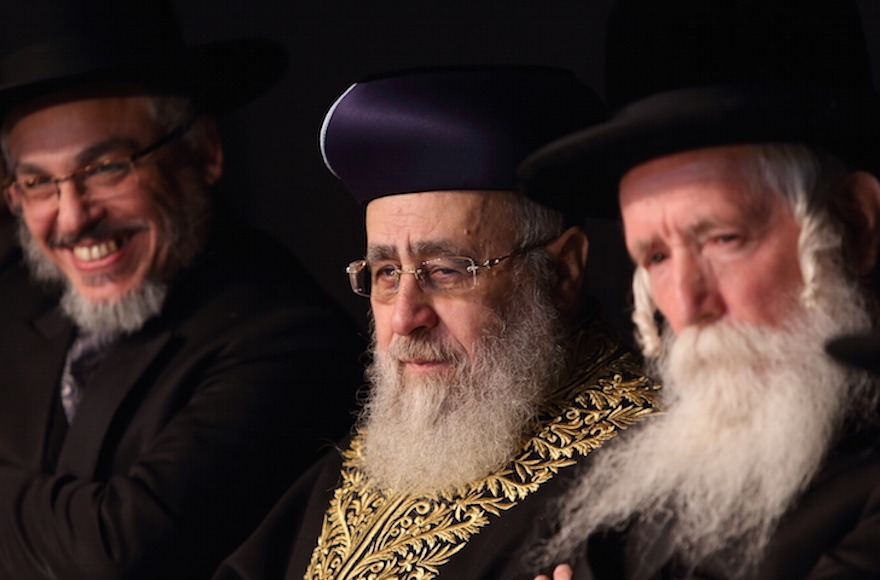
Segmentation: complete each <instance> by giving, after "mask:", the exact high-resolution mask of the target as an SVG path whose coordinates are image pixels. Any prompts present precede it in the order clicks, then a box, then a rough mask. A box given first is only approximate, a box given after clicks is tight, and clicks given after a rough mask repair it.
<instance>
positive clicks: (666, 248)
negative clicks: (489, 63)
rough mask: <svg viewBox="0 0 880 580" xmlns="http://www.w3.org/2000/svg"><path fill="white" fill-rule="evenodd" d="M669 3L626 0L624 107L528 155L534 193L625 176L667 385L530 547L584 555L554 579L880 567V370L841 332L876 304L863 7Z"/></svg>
mask: <svg viewBox="0 0 880 580" xmlns="http://www.w3.org/2000/svg"><path fill="white" fill-rule="evenodd" d="M660 4H661V3H657V2H648V1H646V0H621V1H620V2H618V4H617V5H616V6H615V9H614V11H613V12H612V16H611V21H610V25H609V34H608V47H609V50H608V53H607V54H608V61H607V65H606V66H607V69H606V75H607V78H608V80H609V85H608V89H609V94H610V95H614V96H615V98H616V99H618V101H617V102H616V103H614V105H615V106H616V107H619V112H618V114H616V115H614V116H613V117H612V118H611V120H610V121H609V122H607V123H605V124H603V125H599V126H598V127H597V128H596V129H587V130H585V131H583V132H581V133H578V134H575V135H572V136H569V137H567V138H566V139H565V140H564V141H562V142H558V143H555V144H551V145H550V146H548V147H547V149H545V150H542V151H540V152H538V153H537V154H536V155H535V156H534V157H532V158H531V159H530V160H529V161H528V162H527V163H526V165H525V166H524V168H523V174H524V176H525V178H526V180H527V181H528V182H529V183H530V184H531V186H530V187H529V188H527V189H531V188H536V189H537V190H539V191H540V190H541V188H542V187H547V186H548V184H549V183H552V182H555V181H556V180H560V179H565V180H566V181H567V182H568V183H569V185H570V186H571V187H577V186H578V184H581V185H582V184H584V183H591V184H592V183H596V182H607V181H608V180H609V179H610V180H615V181H616V182H617V183H618V185H619V196H618V201H619V208H620V215H621V217H622V220H623V225H624V232H625V239H626V246H627V249H628V251H629V253H630V256H631V257H632V259H633V262H634V263H635V266H636V271H635V274H634V279H633V295H634V303H635V310H634V313H633V321H634V323H635V325H636V328H637V337H638V339H639V341H640V344H641V346H642V349H643V351H644V353H645V355H646V356H647V357H648V358H649V374H651V375H652V376H655V377H657V378H658V379H660V380H661V381H662V382H663V384H664V390H663V398H662V404H661V408H662V409H663V410H664V413H663V414H662V415H661V416H658V417H656V418H652V419H651V420H649V421H646V422H645V423H643V424H642V425H640V426H639V427H638V428H636V429H634V430H632V431H631V432H629V433H627V436H626V437H621V438H619V439H618V440H617V441H615V442H613V443H612V444H610V445H609V446H608V447H607V448H606V449H604V450H603V453H602V454H601V455H598V456H596V458H595V460H594V461H592V462H591V463H590V464H589V466H588V469H587V470H585V471H584V473H583V475H582V476H581V479H580V481H579V482H578V484H577V485H575V486H573V487H572V489H571V490H570V491H569V493H568V495H567V497H566V498H565V499H564V501H562V502H561V503H560V505H559V515H558V527H557V529H556V534H555V536H554V537H553V538H551V539H550V540H549V541H547V542H546V543H545V544H543V545H542V546H540V547H538V548H537V549H536V550H535V554H536V556H537V557H538V558H539V559H541V560H542V561H544V562H545V563H547V564H549V563H552V562H566V561H567V562H569V563H570V564H572V565H573V568H574V570H572V568H571V567H569V566H560V567H559V568H557V569H556V571H555V573H554V579H555V580H565V579H568V578H571V577H572V574H573V573H574V575H575V577H578V578H588V577H596V578H626V579H648V578H714V579H738V578H762V579H763V578H766V579H770V578H830V577H834V578H876V577H880V512H878V509H880V503H878V499H880V446H878V429H877V427H878V424H880V423H878V418H880V417H878V385H877V383H876V381H874V380H871V379H869V377H868V376H867V375H866V374H865V373H863V372H861V371H857V370H850V369H848V368H844V367H843V366H841V365H839V364H838V363H836V362H835V361H833V360H832V359H831V358H830V357H828V356H827V355H826V354H825V350H824V345H825V342H826V341H827V340H829V339H830V338H832V337H835V336H837V335H840V334H845V333H850V332H853V331H857V330H860V329H864V328H867V327H870V326H872V325H873V324H875V323H876V320H875V319H874V317H873V313H874V312H875V310H874V308H875V295H874V289H873V288H872V287H871V286H869V285H868V284H867V282H868V281H869V276H870V275H871V274H872V272H874V270H875V269H876V260H877V251H878V245H880V183H878V180H877V178H876V177H875V175H876V154H877V152H878V151H880V149H878V136H877V130H878V128H880V113H878V109H877V104H876V101H875V95H874V94H873V92H872V91H871V88H870V76H869V72H868V68H867V54H866V52H865V48H864V40H863V38H862V32H861V31H862V27H861V22H860V20H859V18H858V11H857V9H856V7H855V6H854V5H852V4H850V3H849V2H841V1H840V0H833V1H830V0H829V1H825V0H810V1H809V2H796V3H792V2H788V1H786V0H770V1H765V2H760V3H759V2H749V1H747V2H740V1H737V2H733V1H727V0H719V1H718V2H712V3H704V4H699V3H695V2H688V1H686V0H682V1H675V2H671V3H662V6H661V5H660ZM648 21H650V22H651V23H652V26H656V29H653V28H651V29H649V28H647V27H645V26H644V24H645V22H648ZM673 26H674V28H675V30H676V34H675V37H674V38H673V37H671V36H668V35H667V34H666V33H665V32H663V31H667V30H670V29H671V28H670V27H673ZM706 30H712V31H713V32H712V34H711V35H707V34H706ZM652 31H653V32H652ZM737 39H740V40H737ZM684 46H687V51H688V53H689V54H692V55H694V56H693V57H692V58H687V57H684V56H683V55H682V53H681V52H679V51H680V49H681V47H684ZM647 54H650V55H651V56H650V58H649V59H648V60H650V62H644V61H645V55H647ZM817 55H821V58H818V57H817ZM679 56H682V58H678V57H679ZM756 62H761V63H762V66H760V67H755V66H753V64H754V63H756ZM657 63H661V64H660V65H658V66H659V69H658V68H657V67H655V66H654V65H657ZM642 66H645V68H644V69H641V68H640V67H642ZM842 67H845V71H846V72H845V74H841V71H842V70H844V69H843V68H842ZM805 71H809V72H808V73H807V72H805ZM792 87H796V88H794V89H793V88H792ZM844 102H845V103H846V104H845V105H843V104H842V103H844ZM612 151H613V153H612ZM612 155H613V156H615V157H616V160H615V161H613V162H609V160H608V158H609V156H612ZM606 163H609V165H605V164H606ZM603 165H604V166H603ZM658 318H662V325H661V328H660V330H659V332H658V328H657V320H658ZM587 538H590V539H589V541H587ZM579 546H583V547H585V549H583V550H579V549H578V548H579Z"/></svg>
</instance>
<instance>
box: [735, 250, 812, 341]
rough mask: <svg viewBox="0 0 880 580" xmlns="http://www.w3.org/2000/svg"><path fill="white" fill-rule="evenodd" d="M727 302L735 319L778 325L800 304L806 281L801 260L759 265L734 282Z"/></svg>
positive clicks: (757, 323)
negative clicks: (801, 267) (803, 276)
mask: <svg viewBox="0 0 880 580" xmlns="http://www.w3.org/2000/svg"><path fill="white" fill-rule="evenodd" d="M728 287H729V288H730V289H731V290H730V291H729V292H728V293H727V296H726V300H727V303H728V305H729V306H730V308H731V311H732V314H734V317H735V318H738V319H740V320H741V321H743V322H748V323H751V324H755V325H760V326H764V325H766V326H777V325H778V324H780V323H781V322H783V321H784V319H785V317H786V316H787V315H788V313H789V312H790V311H791V309H792V308H793V307H796V306H797V305H798V304H799V295H800V292H801V290H802V289H803V278H802V276H801V270H800V266H799V265H798V262H797V259H796V257H795V258H791V259H786V260H780V261H776V262H775V263H774V262H770V263H763V264H761V263H757V264H754V265H753V266H752V267H751V268H747V269H746V271H745V272H741V273H740V275H739V276H737V277H736V278H734V279H733V280H732V281H730V284H729V286H728Z"/></svg>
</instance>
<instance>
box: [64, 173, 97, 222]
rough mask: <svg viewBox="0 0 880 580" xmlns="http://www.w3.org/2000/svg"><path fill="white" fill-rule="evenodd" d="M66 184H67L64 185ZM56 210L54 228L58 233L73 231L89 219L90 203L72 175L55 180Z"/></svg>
mask: <svg viewBox="0 0 880 580" xmlns="http://www.w3.org/2000/svg"><path fill="white" fill-rule="evenodd" d="M65 184H67V185H65ZM55 187H56V190H57V191H56V195H57V196H58V197H57V203H58V210H57V215H56V217H55V223H56V229H57V230H58V232H59V233H60V234H68V233H75V232H78V231H80V230H81V229H82V227H83V226H84V225H85V224H86V223H88V222H89V221H91V216H90V214H91V204H89V201H88V199H87V197H86V195H85V191H84V190H83V189H82V187H81V186H80V185H79V184H78V183H77V180H76V179H74V178H73V177H72V176H66V177H62V178H58V179H56V180H55Z"/></svg>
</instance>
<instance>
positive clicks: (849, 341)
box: [825, 330, 880, 373]
mask: <svg viewBox="0 0 880 580" xmlns="http://www.w3.org/2000/svg"><path fill="white" fill-rule="evenodd" d="M825 350H827V351H828V353H829V354H831V355H832V356H833V357H834V358H836V359H837V360H839V361H841V362H844V363H846V364H848V365H851V366H854V367H856V368H860V369H864V370H868V371H872V372H875V373H877V372H880V331H876V330H870V331H865V332H863V333H859V334H852V335H848V336H842V337H840V338H836V339H834V340H832V341H830V342H829V343H828V344H827V345H826V346H825Z"/></svg>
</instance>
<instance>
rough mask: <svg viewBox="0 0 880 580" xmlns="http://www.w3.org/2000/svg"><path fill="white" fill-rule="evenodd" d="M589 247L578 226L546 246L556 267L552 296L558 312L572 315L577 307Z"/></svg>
mask: <svg viewBox="0 0 880 580" xmlns="http://www.w3.org/2000/svg"><path fill="white" fill-rule="evenodd" d="M589 245H590V244H589V240H588V239H587V234H586V232H584V230H583V229H581V228H580V227H578V226H572V227H570V228H568V229H567V230H565V231H564V232H562V235H560V236H559V237H558V238H556V239H555V240H553V241H552V242H550V243H549V244H548V245H547V252H548V253H549V254H550V258H551V259H552V260H553V262H554V264H555V266H556V278H555V279H554V289H553V295H554V298H555V300H556V307H557V308H559V311H560V312H563V313H568V312H572V313H573V311H574V310H575V309H576V307H577V305H578V301H579V299H580V293H581V287H582V286H583V282H584V267H585V266H586V264H587V252H588V250H589Z"/></svg>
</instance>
